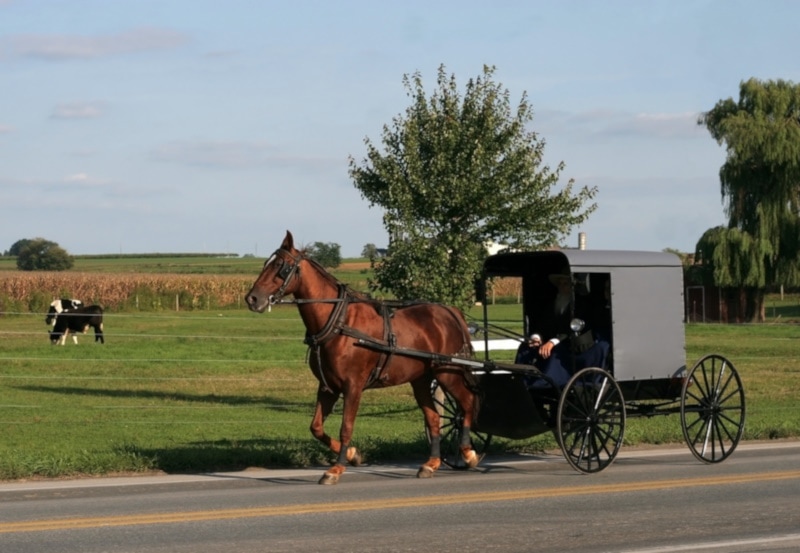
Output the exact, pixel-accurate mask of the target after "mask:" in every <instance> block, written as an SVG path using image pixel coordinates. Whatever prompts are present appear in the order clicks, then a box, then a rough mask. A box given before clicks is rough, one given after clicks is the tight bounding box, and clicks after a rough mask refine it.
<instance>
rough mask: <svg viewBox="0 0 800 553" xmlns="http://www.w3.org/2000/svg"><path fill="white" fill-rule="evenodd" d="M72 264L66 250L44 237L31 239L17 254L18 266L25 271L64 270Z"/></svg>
mask: <svg viewBox="0 0 800 553" xmlns="http://www.w3.org/2000/svg"><path fill="white" fill-rule="evenodd" d="M72 265H73V260H72V257H71V256H70V255H69V254H68V253H67V252H66V250H64V249H63V248H61V247H60V246H59V245H58V244H56V243H55V242H51V241H49V240H45V239H44V238H34V239H33V240H30V241H29V242H28V243H27V244H25V245H24V246H23V247H22V248H21V249H20V250H19V253H18V254H17V268H19V269H20V270H23V271H64V270H66V269H71V268H72Z"/></svg>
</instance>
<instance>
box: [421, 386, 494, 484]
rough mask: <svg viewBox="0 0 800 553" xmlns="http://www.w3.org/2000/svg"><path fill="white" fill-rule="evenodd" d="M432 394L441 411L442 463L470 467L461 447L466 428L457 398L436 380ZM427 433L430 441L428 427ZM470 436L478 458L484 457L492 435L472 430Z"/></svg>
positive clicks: (454, 467) (458, 467) (453, 466)
mask: <svg viewBox="0 0 800 553" xmlns="http://www.w3.org/2000/svg"><path fill="white" fill-rule="evenodd" d="M431 394H432V395H433V403H434V404H435V405H436V410H437V411H438V412H439V431H440V433H441V434H440V435H441V458H442V463H444V464H445V465H447V466H448V467H450V468H452V469H455V470H466V469H468V468H469V467H467V465H466V464H465V463H464V460H463V459H462V458H461V448H460V446H461V432H462V431H463V430H464V412H463V411H462V410H461V408H460V407H459V406H458V402H456V400H455V398H454V397H453V396H451V395H450V394H449V393H448V392H447V390H445V389H444V388H443V387H442V386H440V385H439V383H438V382H437V381H436V380H434V381H433V384H431ZM425 434H426V436H427V437H428V441H429V442H430V438H431V436H430V432H429V431H428V429H427V428H426V429H425ZM470 438H471V439H472V449H474V450H475V453H477V454H478V458H480V459H483V456H484V455H486V450H487V449H488V448H489V444H490V443H491V441H492V435H491V434H485V433H483V432H476V431H475V430H472V431H471V432H470Z"/></svg>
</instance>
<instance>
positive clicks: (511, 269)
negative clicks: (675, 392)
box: [483, 250, 686, 381]
mask: <svg viewBox="0 0 800 553" xmlns="http://www.w3.org/2000/svg"><path fill="white" fill-rule="evenodd" d="M565 264H566V265H568V266H569V268H570V271H571V272H572V273H573V274H575V273H590V274H591V273H607V274H608V275H609V277H610V281H611V311H612V326H613V346H612V351H613V359H614V361H613V363H614V375H615V378H616V379H617V380H620V381H624V380H642V379H652V378H672V377H674V376H676V375H677V374H678V373H680V372H681V371H683V370H685V363H686V352H685V337H684V305H683V268H682V265H681V261H680V258H678V256H677V255H675V254H672V253H666V252H647V251H626V250H547V251H529V252H509V253H499V254H496V255H492V256H490V257H488V258H487V259H486V261H485V262H484V266H483V267H484V274H485V276H487V277H504V276H507V277H512V276H513V277H521V278H522V279H523V282H525V281H526V280H529V281H530V282H531V283H535V285H534V286H523V288H524V289H525V290H526V292H525V294H529V293H536V290H537V287H538V286H543V285H547V284H544V283H546V282H547V281H546V280H545V276H546V274H549V273H553V272H557V271H558V269H560V268H562V267H564V265H565Z"/></svg>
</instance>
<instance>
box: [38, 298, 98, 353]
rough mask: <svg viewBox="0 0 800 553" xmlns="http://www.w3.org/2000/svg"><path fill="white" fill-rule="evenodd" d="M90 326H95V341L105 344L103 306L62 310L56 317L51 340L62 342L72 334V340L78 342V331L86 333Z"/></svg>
mask: <svg viewBox="0 0 800 553" xmlns="http://www.w3.org/2000/svg"><path fill="white" fill-rule="evenodd" d="M89 327H92V328H94V341H95V342H100V343H101V344H105V339H104V338H103V308H102V307H100V306H99V305H89V306H87V307H77V308H75V309H67V310H64V311H62V312H61V313H59V314H58V316H56V317H55V322H54V323H53V330H52V331H50V342H51V343H52V344H59V343H60V344H61V345H62V346H63V345H64V344H65V343H66V341H67V336H69V335H70V334H71V335H72V341H73V342H75V343H76V344H77V343H78V337H77V336H76V334H77V333H78V332H80V333H83V334H86V331H87V330H89Z"/></svg>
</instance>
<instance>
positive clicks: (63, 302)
mask: <svg viewBox="0 0 800 553" xmlns="http://www.w3.org/2000/svg"><path fill="white" fill-rule="evenodd" d="M81 306H83V302H82V301H81V300H75V299H66V298H61V299H60V300H53V303H51V304H50V309H48V310H47V318H46V319H45V320H44V322H45V324H47V325H48V326H50V325H55V324H56V317H57V316H58V314H59V313H61V312H63V311H66V310H67V309H76V308H78V307H81Z"/></svg>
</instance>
